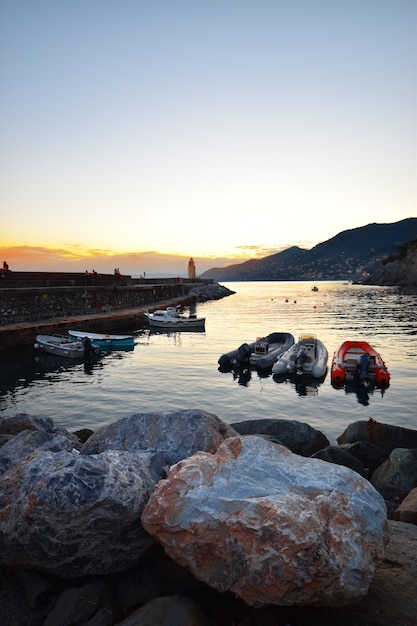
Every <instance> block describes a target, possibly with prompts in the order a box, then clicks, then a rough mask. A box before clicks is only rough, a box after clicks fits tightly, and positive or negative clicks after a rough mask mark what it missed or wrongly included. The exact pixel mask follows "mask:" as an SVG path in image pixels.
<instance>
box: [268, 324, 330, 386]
mask: <svg viewBox="0 0 417 626" xmlns="http://www.w3.org/2000/svg"><path fill="white" fill-rule="evenodd" d="M328 358H329V354H328V352H327V348H326V346H325V345H324V343H323V342H322V341H320V340H319V339H317V337H316V336H315V335H310V334H303V335H300V336H299V338H298V341H297V343H295V344H294V345H293V346H291V348H290V349H289V350H287V351H286V352H284V354H282V355H281V356H280V357H279V358H278V360H277V362H276V363H275V365H274V366H273V368H272V373H273V374H277V375H283V374H296V375H297V376H302V375H303V374H306V375H308V376H311V377H312V378H322V377H323V376H325V374H326V371H327V361H328Z"/></svg>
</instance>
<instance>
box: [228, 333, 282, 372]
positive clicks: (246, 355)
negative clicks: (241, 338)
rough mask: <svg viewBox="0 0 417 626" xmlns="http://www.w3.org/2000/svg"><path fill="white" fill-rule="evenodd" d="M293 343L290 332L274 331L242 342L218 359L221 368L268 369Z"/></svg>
mask: <svg viewBox="0 0 417 626" xmlns="http://www.w3.org/2000/svg"><path fill="white" fill-rule="evenodd" d="M293 343H294V337H293V336H292V335H291V333H281V332H274V333H271V334H269V335H266V336H265V337H258V338H257V339H256V340H255V341H253V342H252V343H243V344H242V345H240V346H239V347H238V348H236V349H235V350H231V351H230V352H227V353H226V354H222V356H221V357H220V358H219V360H218V364H219V365H220V368H221V369H225V370H226V369H231V368H234V367H240V368H242V367H245V366H246V367H250V366H252V367H256V368H258V369H261V370H262V369H268V368H270V367H272V366H273V364H274V363H275V361H276V360H277V359H278V357H279V356H280V354H282V353H283V352H285V350H288V348H289V347H290V346H292V345H293Z"/></svg>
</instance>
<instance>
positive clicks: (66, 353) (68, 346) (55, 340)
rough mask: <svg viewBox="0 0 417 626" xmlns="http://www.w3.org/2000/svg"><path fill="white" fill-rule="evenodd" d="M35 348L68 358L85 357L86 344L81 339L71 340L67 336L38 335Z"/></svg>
mask: <svg viewBox="0 0 417 626" xmlns="http://www.w3.org/2000/svg"><path fill="white" fill-rule="evenodd" d="M35 348H40V349H41V350H42V351H43V352H46V353H47V354H54V355H56V356H61V357H64V358H66V359H82V358H84V346H83V345H82V344H80V342H79V341H70V340H67V339H66V338H65V337H56V336H51V335H37V337H36V343H35Z"/></svg>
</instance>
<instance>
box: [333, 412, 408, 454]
mask: <svg viewBox="0 0 417 626" xmlns="http://www.w3.org/2000/svg"><path fill="white" fill-rule="evenodd" d="M355 441H369V442H370V443H372V444H374V445H376V446H378V448H381V449H382V450H385V451H387V452H392V451H393V450H394V449H395V448H417V430H412V429H411V428H403V427H402V426H393V425H391V424H383V423H381V422H377V421H376V420H374V419H373V418H372V417H371V418H370V419H369V420H360V421H358V422H353V423H352V424H349V426H348V427H347V428H346V430H345V431H344V432H343V433H342V434H341V435H340V437H338V438H337V442H338V444H339V445H342V444H346V443H354V442H355Z"/></svg>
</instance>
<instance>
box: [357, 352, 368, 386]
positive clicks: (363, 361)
mask: <svg viewBox="0 0 417 626" xmlns="http://www.w3.org/2000/svg"><path fill="white" fill-rule="evenodd" d="M370 362H371V357H370V356H369V354H366V353H363V354H361V355H360V357H359V360H358V376H359V380H360V382H361V384H362V385H364V387H369V385H370V380H369V372H368V370H369V364H370Z"/></svg>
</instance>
